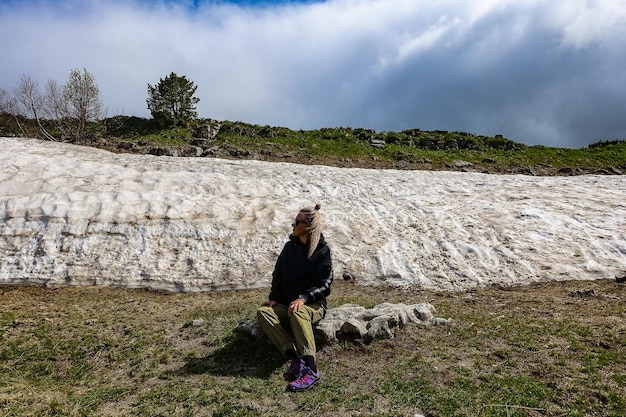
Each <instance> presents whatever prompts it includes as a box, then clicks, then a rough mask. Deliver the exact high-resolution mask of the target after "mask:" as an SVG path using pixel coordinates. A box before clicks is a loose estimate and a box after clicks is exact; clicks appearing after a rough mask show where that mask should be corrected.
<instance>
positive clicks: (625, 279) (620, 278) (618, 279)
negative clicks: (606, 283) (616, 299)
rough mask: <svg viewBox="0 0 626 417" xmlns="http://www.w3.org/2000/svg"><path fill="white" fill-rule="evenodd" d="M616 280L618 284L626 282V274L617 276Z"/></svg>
mask: <svg viewBox="0 0 626 417" xmlns="http://www.w3.org/2000/svg"><path fill="white" fill-rule="evenodd" d="M615 282H617V283H618V284H621V283H624V282H626V274H624V275H622V276H621V277H620V276H617V275H616V276H615Z"/></svg>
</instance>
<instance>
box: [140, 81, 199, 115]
mask: <svg viewBox="0 0 626 417" xmlns="http://www.w3.org/2000/svg"><path fill="white" fill-rule="evenodd" d="M197 89H198V87H197V86H195V85H194V83H193V81H189V80H188V79H187V77H185V76H182V77H179V76H178V75H176V74H175V73H174V72H172V73H171V74H170V75H168V76H167V77H165V79H163V78H161V79H160V80H159V83H158V84H156V85H155V86H151V85H150V84H148V99H147V100H146V104H147V105H148V110H150V113H151V114H152V117H153V118H154V119H155V120H157V121H158V122H159V123H161V124H162V125H163V126H184V125H186V124H187V123H188V122H190V121H191V120H193V119H195V118H197V117H198V114H197V112H196V104H197V103H198V102H199V101H200V99H199V98H197V97H194V94H195V93H196V90H197Z"/></svg>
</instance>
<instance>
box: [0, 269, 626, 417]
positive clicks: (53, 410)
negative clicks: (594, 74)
mask: <svg viewBox="0 0 626 417" xmlns="http://www.w3.org/2000/svg"><path fill="white" fill-rule="evenodd" d="M587 288H594V290H595V293H596V294H597V296H594V297H580V296H573V295H571V293H572V292H573V291H577V290H584V289H587ZM265 295H266V294H265V291H258V290H254V291H237V292H220V293H197V294H183V293H166V292H158V291H149V290H133V289H123V288H94V287H83V288H39V287H28V286H24V287H9V286H5V287H0V298H1V303H0V335H1V336H0V367H1V369H0V375H2V377H1V378H0V409H1V410H2V415H3V416H25V415H36V416H158V415H161V416H282V415H320V416H356V415H371V416H399V415H401V416H405V415H408V416H413V415H415V414H422V415H426V416H507V417H508V416H623V415H626V399H625V398H626V397H625V395H624V392H626V321H625V320H624V319H625V318H626V317H625V313H624V311H625V310H624V303H625V302H626V285H624V284H617V283H615V281H614V280H608V279H607V280H599V281H593V282H581V281H569V282H558V283H544V284H534V285H529V286H523V287H513V288H488V289H482V290H475V291H470V292H464V293H431V292H424V291H420V290H419V289H408V290H401V289H394V288H385V289H380V288H371V287H362V286H358V285H355V284H354V283H353V282H352V281H337V282H335V284H334V287H333V294H332V296H331V298H330V302H331V307H332V306H337V305H340V304H343V303H358V304H361V305H364V306H366V307H369V306H373V305H375V304H378V303H381V302H387V301H389V302H404V303H416V302H430V303H432V304H433V305H434V306H435V307H436V308H437V310H438V316H440V317H446V318H448V317H450V318H452V319H453V324H452V325H449V326H445V327H425V326H416V325H410V326H407V327H405V328H404V329H401V330H400V331H399V332H398V334H397V336H396V337H395V338H394V339H390V340H382V341H375V342H373V343H372V344H369V345H363V344H359V343H340V344H335V345H327V346H324V347H323V348H322V349H321V351H320V352H319V354H318V362H319V365H320V369H321V370H322V372H323V382H322V384H321V385H320V386H319V387H318V388H316V389H314V390H312V391H310V392H305V393H299V394H290V393H287V392H286V391H285V384H286V383H285V382H284V381H283V380H282V372H284V361H283V359H282V358H281V357H280V356H279V355H278V354H277V353H276V352H275V351H274V349H273V348H272V347H271V346H269V345H268V344H267V343H266V342H264V341H257V340H253V339H251V338H250V336H247V335H242V334H239V333H237V332H236V331H235V328H236V326H237V324H238V323H239V322H241V321H243V320H247V319H249V318H252V317H254V313H255V310H256V308H257V306H258V305H259V303H260V301H261V300H263V299H264V298H265Z"/></svg>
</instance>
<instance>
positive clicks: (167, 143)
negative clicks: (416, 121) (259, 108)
mask: <svg viewBox="0 0 626 417" xmlns="http://www.w3.org/2000/svg"><path fill="white" fill-rule="evenodd" d="M20 123H21V124H22V125H23V126H25V127H26V131H27V133H28V134H29V135H31V136H36V135H37V134H38V131H37V128H36V125H35V123H34V121H32V120H26V119H24V120H21V122H20ZM45 123H48V124H50V126H47V127H48V130H49V131H50V132H52V133H53V134H57V132H54V123H52V122H50V121H46V122H45ZM212 123H214V121H210V120H208V119H198V120H195V121H193V122H191V123H190V124H189V126H186V127H180V126H179V127H171V128H167V129H164V128H162V127H160V126H158V124H157V123H156V122H155V121H154V120H151V119H144V118H139V117H132V116H114V117H110V118H107V119H104V120H101V121H98V122H94V123H91V124H90V125H89V133H88V135H87V137H86V138H84V139H83V140H81V141H80V143H81V144H83V145H92V146H97V147H104V148H106V149H109V150H112V151H116V152H120V151H121V152H127V151H131V152H138V153H141V152H144V153H145V152H151V151H152V152H154V148H159V149H161V150H165V149H168V148H170V149H171V150H175V151H176V152H173V154H176V155H188V156H192V155H197V154H198V153H197V152H196V151H197V150H196V149H195V148H192V145H191V143H194V135H196V133H197V132H201V131H202V130H203V129H202V127H203V126H204V127H206V126H207V125H209V124H212ZM220 125H221V128H220V131H219V134H218V135H217V137H216V138H214V139H212V140H210V141H209V142H210V143H209V145H208V146H209V147H210V152H208V154H209V155H211V156H217V157H223V158H242V157H243V158H253V159H261V160H268V161H289V162H294V163H303V164H321V165H332V166H340V167H365V168H378V169H380V168H393V169H428V170H441V169H445V170H462V169H465V170H466V169H471V170H473V171H479V172H489V173H514V174H519V173H521V174H534V175H576V174H588V173H593V174H595V173H600V174H617V173H619V172H622V173H623V172H626V140H624V139H621V140H617V139H615V140H609V141H598V142H596V143H594V144H592V145H590V146H588V147H584V148H580V149H570V148H554V147H547V146H526V145H524V144H521V143H516V142H514V141H512V140H510V139H507V138H503V137H487V136H481V135H475V134H471V133H467V132H448V131H439V130H438V131H423V130H420V129H409V130H404V131H401V132H375V131H373V130H368V129H362V128H351V127H335V128H322V129H318V130H306V131H305V130H291V129H288V128H285V127H271V126H259V125H252V124H248V123H243V122H231V121H223V122H220ZM21 134H22V133H21V131H20V130H19V129H18V128H17V124H16V123H15V121H14V118H13V117H12V116H9V115H7V114H0V136H3V135H4V136H14V135H15V136H19V135H21ZM57 136H58V135H57ZM376 141H384V142H385V145H384V147H377V146H373V145H372V143H373V142H376ZM164 154H167V152H164ZM201 154H203V153H202V152H201ZM457 161H463V162H469V163H471V164H472V166H471V167H470V168H468V167H467V166H461V167H458V166H456V164H455V162H457ZM464 165H466V164H464Z"/></svg>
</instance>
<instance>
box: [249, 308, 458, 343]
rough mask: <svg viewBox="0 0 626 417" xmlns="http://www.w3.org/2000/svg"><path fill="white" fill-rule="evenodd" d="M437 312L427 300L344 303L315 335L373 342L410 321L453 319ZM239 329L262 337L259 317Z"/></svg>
mask: <svg viewBox="0 0 626 417" xmlns="http://www.w3.org/2000/svg"><path fill="white" fill-rule="evenodd" d="M435 314H436V310H435V307H433V306H432V305H431V304H428V303H420V304H411V305H407V304H401V303H400V304H391V303H383V304H379V305H377V306H375V307H373V308H365V307H363V306H359V305H356V304H344V305H342V306H340V307H336V308H331V309H329V310H328V311H327V312H326V317H324V319H323V320H322V321H321V322H319V323H318V324H317V325H316V326H315V329H314V330H315V339H316V341H317V342H318V343H319V344H320V345H324V344H329V343H335V342H337V341H344V340H350V341H361V342H363V343H371V342H372V341H374V340H379V339H392V338H393V337H394V336H395V335H396V331H397V330H398V329H402V328H403V327H405V326H406V325H407V324H409V323H415V324H420V325H427V326H441V325H447V324H449V323H450V321H451V320H450V319H444V318H441V317H435ZM237 330H238V331H241V332H243V333H246V334H249V335H251V336H253V337H263V333H262V332H261V329H260V328H259V325H258V324H257V322H256V320H249V321H247V322H244V323H241V324H240V325H239V326H238V327H237Z"/></svg>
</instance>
